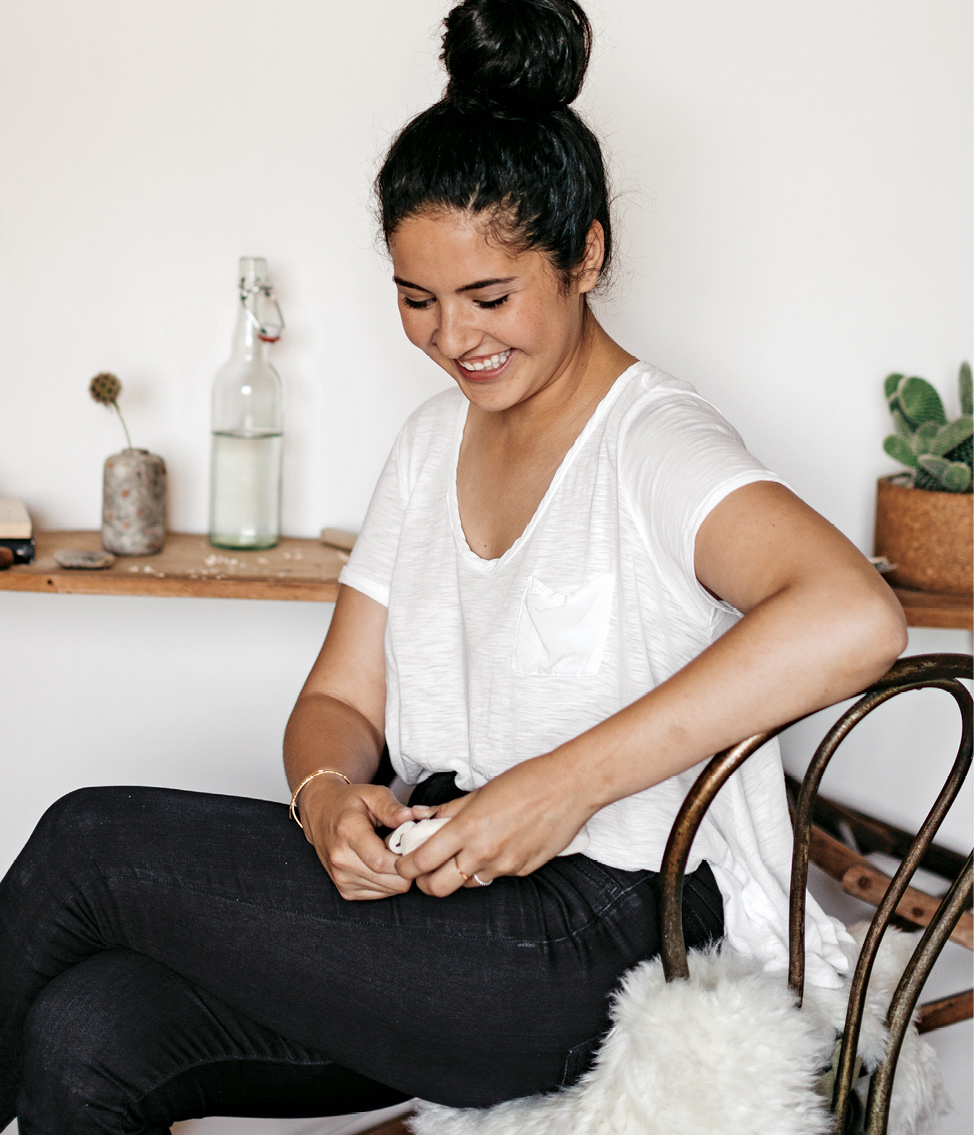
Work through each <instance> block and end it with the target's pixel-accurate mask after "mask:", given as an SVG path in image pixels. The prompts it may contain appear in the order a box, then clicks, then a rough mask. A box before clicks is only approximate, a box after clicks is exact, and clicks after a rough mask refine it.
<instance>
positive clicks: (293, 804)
mask: <svg viewBox="0 0 974 1135" xmlns="http://www.w3.org/2000/svg"><path fill="white" fill-rule="evenodd" d="M325 773H330V774H331V775H332V776H340V777H341V778H342V780H344V781H345V783H346V784H351V783H352V782H351V781H350V780H349V779H348V777H347V776H346V775H345V774H344V773H343V772H339V771H338V769H337V768H317V769H315V771H314V772H313V773H310V774H309V775H308V776H306V777H305V778H304V780H302V781H301V783H300V784H299V785H298V786H297V788H295V790H294V794H293V795H292V796H291V807H290V809H289V811H290V813H291V819H292V820H293V821H294V822H295V823H296V824H297V825H298V827H299V828H300V829H301V830H302V831H304V824H302V823H301V821H300V820H299V819H298V807H297V804H298V793H299V792H300V791H301V789H302V788H304V786H305V785H306V784H309V783H310V782H311V781H312V780H314V778H315V777H316V776H323V775H324V774H325Z"/></svg>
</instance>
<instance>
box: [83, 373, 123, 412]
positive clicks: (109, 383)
mask: <svg viewBox="0 0 974 1135" xmlns="http://www.w3.org/2000/svg"><path fill="white" fill-rule="evenodd" d="M88 389H89V390H90V391H91V396H92V398H94V400H95V401H96V402H101V403H102V405H103V406H110V405H111V404H112V403H113V402H114V401H115V399H116V398H117V397H118V396H119V394H121V393H122V384H121V382H120V381H119V380H118V379H117V378H116V377H115V375H114V374H109V372H108V371H107V370H105V371H102V372H101V374H96V375H95V377H94V378H93V379H92V380H91V383H90V385H89V386H88Z"/></svg>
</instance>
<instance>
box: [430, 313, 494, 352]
mask: <svg viewBox="0 0 974 1135" xmlns="http://www.w3.org/2000/svg"><path fill="white" fill-rule="evenodd" d="M439 315H440V321H439V326H438V327H437V329H436V331H435V333H434V335H433V342H434V343H435V344H436V346H437V348H438V349H439V350H440V351H441V352H442V354H444V355H446V356H447V357H448V358H451V359H458V358H460V357H461V356H462V355H466V354H468V353H469V352H470V351H472V350H473V349H474V348H475V347H476V346H477V344H478V343H479V342H480V341H481V339H482V338H483V332H482V331H480V330H479V329H478V328H477V325H476V323H475V321H474V319H473V317H472V313H471V311H470V309H469V308H467V307H466V305H455V304H451V303H441V304H440V305H439Z"/></svg>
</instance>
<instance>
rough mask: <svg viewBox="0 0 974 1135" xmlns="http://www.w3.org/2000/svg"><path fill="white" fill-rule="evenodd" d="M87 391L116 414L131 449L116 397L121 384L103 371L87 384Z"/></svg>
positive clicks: (130, 442) (130, 440)
mask: <svg viewBox="0 0 974 1135" xmlns="http://www.w3.org/2000/svg"><path fill="white" fill-rule="evenodd" d="M88 390H89V392H90V393H91V396H92V398H94V400H95V401H96V402H100V403H101V404H102V405H103V406H111V408H112V409H113V410H114V411H115V413H116V414H118V420H119V421H120V422H121V423H122V429H123V430H125V440H126V442H128V447H129V449H131V448H132V439H131V438H130V437H129V428H128V426H127V425H126V424H125V419H124V418H123V417H122V411H121V410H120V409H119V406H118V396H119V394H121V393H122V384H121V382H120V381H119V380H118V378H116V377H115V375H114V374H109V372H108V371H107V370H103V371H102V372H101V374H96V375H95V377H94V378H93V379H92V380H91V382H89V383H88Z"/></svg>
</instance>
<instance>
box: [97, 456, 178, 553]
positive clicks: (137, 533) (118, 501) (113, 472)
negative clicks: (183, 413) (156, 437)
mask: <svg viewBox="0 0 974 1135" xmlns="http://www.w3.org/2000/svg"><path fill="white" fill-rule="evenodd" d="M165 538H166V463H165V461H163V459H162V458H161V457H159V456H157V455H156V454H155V453H150V452H149V451H148V450H147V449H123V450H122V452H121V453H114V454H112V456H111V457H109V458H108V460H107V461H106V462H105V489H104V495H103V497H102V511H101V544H102V547H103V548H104V549H105V551H107V552H114V553H115V555H116V556H151V555H152V554H153V553H154V552H158V551H160V550H161V548H162V545H163V542H164V541H165Z"/></svg>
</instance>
